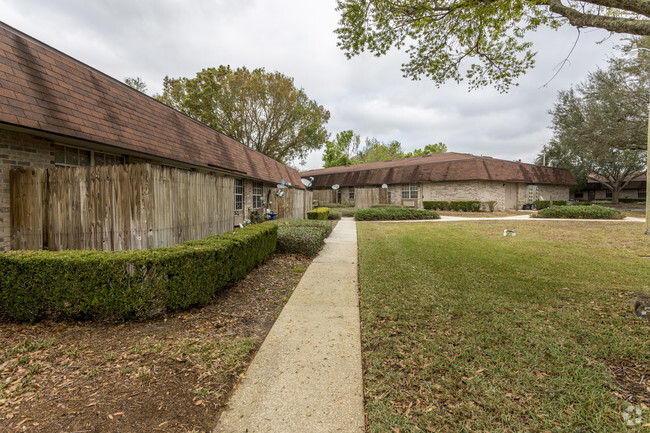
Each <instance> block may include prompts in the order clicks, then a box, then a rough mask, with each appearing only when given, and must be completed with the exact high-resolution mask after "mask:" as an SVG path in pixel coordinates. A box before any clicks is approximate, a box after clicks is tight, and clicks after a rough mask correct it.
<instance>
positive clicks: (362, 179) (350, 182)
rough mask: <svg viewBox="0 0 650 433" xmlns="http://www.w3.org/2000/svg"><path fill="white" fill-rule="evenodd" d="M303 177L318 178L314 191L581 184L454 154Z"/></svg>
mask: <svg viewBox="0 0 650 433" xmlns="http://www.w3.org/2000/svg"><path fill="white" fill-rule="evenodd" d="M301 175H302V177H310V176H313V177H314V181H313V183H312V188H314V189H318V188H329V187H331V186H332V185H334V184H339V185H341V186H372V185H382V184H384V183H385V184H389V185H390V184H400V183H411V182H449V181H467V180H494V181H500V182H525V183H534V184H555V185H577V182H576V180H575V179H574V178H573V176H572V175H571V173H570V172H569V170H565V169H561V168H552V167H543V166H539V165H533V164H523V163H520V162H512V161H505V160H502V159H494V158H490V157H487V156H474V155H469V154H465V153H454V152H447V153H441V154H437V155H430V156H418V157H414V158H404V159H394V160H391V161H381V162H368V163H365V164H356V165H348V166H343V167H331V168H321V169H318V170H309V171H305V172H302V173H301Z"/></svg>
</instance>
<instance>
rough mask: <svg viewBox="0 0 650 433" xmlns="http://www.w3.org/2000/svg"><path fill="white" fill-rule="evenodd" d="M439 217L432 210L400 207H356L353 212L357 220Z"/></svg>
mask: <svg viewBox="0 0 650 433" xmlns="http://www.w3.org/2000/svg"><path fill="white" fill-rule="evenodd" d="M439 218H440V215H438V214H437V213H436V212H434V211H432V210H425V209H411V208H402V207H385V208H368V209H357V210H356V211H355V212H354V219H355V220H357V221H391V220H425V219H428V220H430V219H439Z"/></svg>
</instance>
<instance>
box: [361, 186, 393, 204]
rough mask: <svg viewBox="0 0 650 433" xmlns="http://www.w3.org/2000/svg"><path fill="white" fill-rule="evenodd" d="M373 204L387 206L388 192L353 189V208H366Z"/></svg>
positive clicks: (374, 189)
mask: <svg viewBox="0 0 650 433" xmlns="http://www.w3.org/2000/svg"><path fill="white" fill-rule="evenodd" d="M374 204H388V190H387V189H385V188H379V187H377V188H355V189H354V207H356V208H360V209H362V208H368V207H371V206H372V205H374Z"/></svg>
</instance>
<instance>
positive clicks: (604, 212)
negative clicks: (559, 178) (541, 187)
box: [533, 205, 623, 220]
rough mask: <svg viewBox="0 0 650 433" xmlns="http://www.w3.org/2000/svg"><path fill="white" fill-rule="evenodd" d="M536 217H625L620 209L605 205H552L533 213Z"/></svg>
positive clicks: (616, 218) (609, 218)
mask: <svg viewBox="0 0 650 433" xmlns="http://www.w3.org/2000/svg"><path fill="white" fill-rule="evenodd" d="M533 216H534V217H536V218H570V219H607V220H619V219H623V214H621V213H620V212H619V211H617V210H614V209H611V208H608V207H603V206H576V205H573V206H551V207H548V208H546V209H542V210H541V211H539V212H537V214H535V215H533Z"/></svg>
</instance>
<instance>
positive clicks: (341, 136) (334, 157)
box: [323, 130, 361, 168]
mask: <svg viewBox="0 0 650 433" xmlns="http://www.w3.org/2000/svg"><path fill="white" fill-rule="evenodd" d="M360 143H361V139H360V137H359V136H358V135H356V134H355V133H354V131H352V130H347V131H342V132H339V133H338V134H336V139H335V140H334V141H328V142H327V143H325V152H324V153H323V164H324V165H323V167H324V168H328V167H339V166H341V165H352V164H354V162H353V161H352V158H353V157H354V155H356V153H357V152H358V151H359V144H360Z"/></svg>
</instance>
